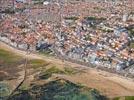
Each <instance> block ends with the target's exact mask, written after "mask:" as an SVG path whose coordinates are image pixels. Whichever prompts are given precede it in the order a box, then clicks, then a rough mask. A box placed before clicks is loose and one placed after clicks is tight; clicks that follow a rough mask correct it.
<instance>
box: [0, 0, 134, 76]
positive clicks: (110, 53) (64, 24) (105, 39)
mask: <svg viewBox="0 0 134 100" xmlns="http://www.w3.org/2000/svg"><path fill="white" fill-rule="evenodd" d="M74 1H75V0H74ZM31 2H32V3H31ZM26 3H27V5H28V4H30V5H31V6H26V5H25V4H26ZM124 4H125V5H124ZM15 5H16V7H17V9H18V8H19V7H20V8H23V7H24V8H25V9H23V10H21V11H20V9H19V10H17V11H16V12H15V13H14V14H7V13H1V14H0V22H1V24H0V41H3V42H6V43H8V44H9V45H11V46H13V47H16V48H19V49H23V50H31V51H37V50H43V51H44V50H48V49H51V51H52V52H54V53H57V52H58V54H60V55H62V57H65V58H70V59H73V60H76V61H80V62H85V63H91V64H93V65H95V66H97V67H104V68H107V69H112V70H115V71H117V72H121V71H124V70H125V71H126V72H127V73H129V74H132V75H134V34H133V32H134V30H133V29H134V25H133V23H134V12H132V9H133V10H134V8H133V7H134V6H132V5H133V3H132V2H130V0H126V1H125V2H123V3H122V2H120V1H118V2H111V1H110V2H108V1H107V0H105V1H104V2H101V1H99V0H98V1H97V2H95V1H88V0H87V1H86V2H83V1H77V2H72V1H70V2H65V3H63V2H62V3H59V2H57V1H54V0H53V2H50V1H44V2H43V3H42V4H34V3H33V1H32V0H16V2H15ZM127 7H128V8H127ZM61 8H62V9H61ZM129 26H131V29H130V28H129ZM130 45H131V46H130Z"/></svg>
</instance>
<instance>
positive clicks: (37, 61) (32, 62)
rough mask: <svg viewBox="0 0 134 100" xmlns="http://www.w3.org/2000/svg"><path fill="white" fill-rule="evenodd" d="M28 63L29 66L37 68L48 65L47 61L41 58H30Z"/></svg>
mask: <svg viewBox="0 0 134 100" xmlns="http://www.w3.org/2000/svg"><path fill="white" fill-rule="evenodd" d="M28 64H29V66H30V67H31V68H34V69H37V68H40V67H44V66H47V65H49V63H48V62H46V61H45V60H41V59H32V60H29V61H28Z"/></svg>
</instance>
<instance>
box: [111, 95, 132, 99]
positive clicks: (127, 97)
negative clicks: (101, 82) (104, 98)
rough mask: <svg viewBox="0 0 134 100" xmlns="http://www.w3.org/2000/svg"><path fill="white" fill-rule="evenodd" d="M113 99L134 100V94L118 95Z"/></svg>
mask: <svg viewBox="0 0 134 100" xmlns="http://www.w3.org/2000/svg"><path fill="white" fill-rule="evenodd" d="M113 100H134V96H125V97H116V98H114V99H113Z"/></svg>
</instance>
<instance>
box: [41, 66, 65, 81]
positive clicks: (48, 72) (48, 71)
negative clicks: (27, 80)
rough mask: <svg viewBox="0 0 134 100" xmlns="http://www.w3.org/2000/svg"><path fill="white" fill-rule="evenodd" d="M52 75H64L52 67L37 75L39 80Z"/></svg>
mask: <svg viewBox="0 0 134 100" xmlns="http://www.w3.org/2000/svg"><path fill="white" fill-rule="evenodd" d="M52 74H65V72H64V71H62V70H60V69H58V68H57V67H56V66H52V67H51V68H49V69H46V70H44V71H42V72H41V73H40V75H39V78H40V79H48V78H49V77H51V76H52Z"/></svg>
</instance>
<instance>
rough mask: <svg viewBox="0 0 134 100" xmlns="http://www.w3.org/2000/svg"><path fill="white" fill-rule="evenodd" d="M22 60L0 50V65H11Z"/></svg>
mask: <svg viewBox="0 0 134 100" xmlns="http://www.w3.org/2000/svg"><path fill="white" fill-rule="evenodd" d="M20 60H22V57H20V56H18V55H16V54H14V53H12V52H10V51H7V50H4V49H1V48H0V63H6V64H12V63H16V62H18V61H20Z"/></svg>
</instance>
